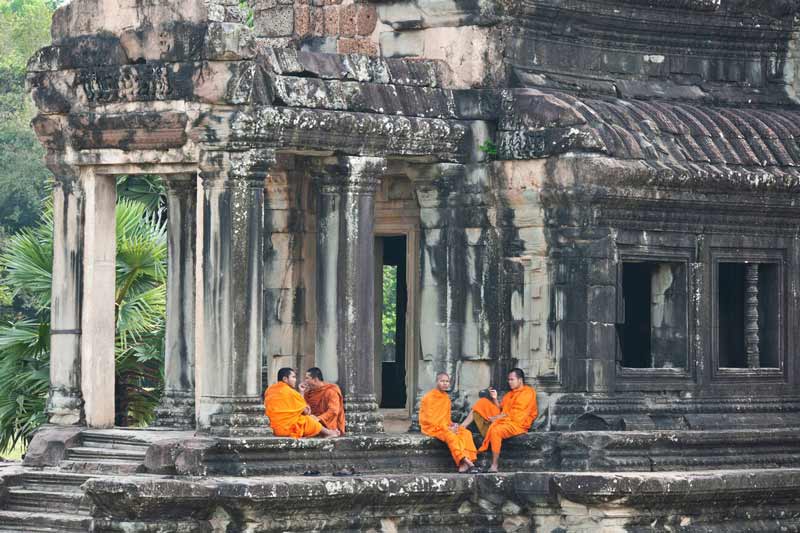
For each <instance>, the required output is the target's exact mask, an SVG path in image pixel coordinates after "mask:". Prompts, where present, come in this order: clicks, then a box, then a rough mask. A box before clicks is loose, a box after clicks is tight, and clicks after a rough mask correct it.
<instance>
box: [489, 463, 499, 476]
mask: <svg viewBox="0 0 800 533" xmlns="http://www.w3.org/2000/svg"><path fill="white" fill-rule="evenodd" d="M499 471H500V469H499V468H498V467H497V465H492V466H490V467H489V470H487V472H488V473H490V474H496V473H497V472H499Z"/></svg>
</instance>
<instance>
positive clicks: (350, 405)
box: [316, 157, 385, 433]
mask: <svg viewBox="0 0 800 533" xmlns="http://www.w3.org/2000/svg"><path fill="white" fill-rule="evenodd" d="M384 171H385V166H384V162H383V160H382V159H377V158H368V157H348V158H340V159H339V160H337V161H336V162H335V163H333V164H330V165H326V166H325V167H324V170H323V172H322V176H321V177H320V179H319V188H320V198H319V208H318V225H319V227H318V229H317V243H318V247H317V260H318V264H319V269H318V272H319V273H320V274H319V275H318V278H317V337H316V338H317V342H316V357H317V362H318V364H319V365H320V368H322V369H323V373H324V372H331V371H332V370H331V367H332V366H333V363H332V362H333V360H334V359H335V360H337V365H336V368H337V372H336V376H337V377H338V380H337V381H338V383H339V386H340V387H341V388H342V393H343V394H344V397H345V412H346V416H347V432H348V433H372V432H381V431H383V420H382V418H381V415H380V413H379V411H378V404H377V401H376V398H375V383H374V373H375V372H374V366H375V358H374V353H373V352H374V349H375V312H374V307H375V286H374V283H373V276H374V274H373V273H374V270H375V250H374V248H375V231H374V222H375V193H376V190H377V187H378V184H379V179H378V178H379V177H380V174H381V173H382V172H384ZM334 334H335V337H333V338H334V339H335V343H333V342H331V337H329V335H334ZM323 365H324V366H323ZM325 368H328V370H327V371H326V370H325Z"/></svg>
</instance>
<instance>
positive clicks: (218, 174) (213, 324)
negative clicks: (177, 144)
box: [197, 150, 275, 436]
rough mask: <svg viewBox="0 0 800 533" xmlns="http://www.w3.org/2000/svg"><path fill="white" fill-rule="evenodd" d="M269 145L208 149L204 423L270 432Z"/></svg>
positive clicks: (204, 172) (217, 428) (230, 431)
mask: <svg viewBox="0 0 800 533" xmlns="http://www.w3.org/2000/svg"><path fill="white" fill-rule="evenodd" d="M274 161H275V154H274V153H273V152H271V151H267V150H248V151H244V152H204V153H203V154H202V155H201V163H200V172H201V176H202V178H203V189H204V198H203V312H202V315H203V350H202V357H203V361H202V364H199V366H200V368H202V373H201V374H200V375H198V376H197V379H198V381H197V386H198V388H199V391H198V396H199V398H200V400H199V405H198V406H197V424H198V428H199V429H201V430H203V431H207V432H210V433H212V434H215V435H221V436H247V435H260V434H268V433H269V431H270V430H269V427H268V421H267V419H266V417H265V416H264V415H263V413H264V408H263V404H262V402H261V392H262V391H261V352H262V348H261V344H262V341H263V338H262V334H261V333H262V329H261V328H262V316H263V299H264V295H263V286H264V279H263V266H264V265H263V247H264V228H263V216H264V180H265V178H266V176H267V174H268V172H269V170H270V168H272V167H273V166H274Z"/></svg>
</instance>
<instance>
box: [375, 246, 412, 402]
mask: <svg viewBox="0 0 800 533" xmlns="http://www.w3.org/2000/svg"><path fill="white" fill-rule="evenodd" d="M379 239H380V240H381V241H382V242H381V244H382V246H381V247H382V249H383V261H382V265H381V266H382V268H381V287H382V291H381V293H382V296H383V303H382V306H381V317H380V320H381V328H380V332H381V335H382V342H381V343H380V344H381V347H382V354H381V391H382V394H381V404H380V406H381V407H382V408H387V409H391V408H403V407H405V406H406V307H407V306H408V288H407V287H406V252H407V244H406V237H405V236H400V237H379Z"/></svg>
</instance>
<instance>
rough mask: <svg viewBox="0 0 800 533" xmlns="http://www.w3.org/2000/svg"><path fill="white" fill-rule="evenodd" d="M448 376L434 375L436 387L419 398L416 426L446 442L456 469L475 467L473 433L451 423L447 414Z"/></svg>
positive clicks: (475, 452)
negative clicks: (420, 400) (420, 399)
mask: <svg viewBox="0 0 800 533" xmlns="http://www.w3.org/2000/svg"><path fill="white" fill-rule="evenodd" d="M448 390H450V376H449V375H448V374H447V373H446V372H439V373H438V374H436V388H435V389H433V390H432V391H430V392H429V393H428V394H426V395H425V396H423V397H422V402H421V403H420V406H419V425H420V429H422V432H423V433H424V434H426V435H429V436H431V437H435V438H437V439H439V440H441V441H444V443H445V444H447V447H448V448H450V455H452V456H453V461H455V463H456V466H457V467H458V471H459V472H462V473H463V472H468V471H470V470H472V469H473V468H475V461H476V460H477V458H478V454H477V450H475V443H474V442H473V441H472V433H470V432H469V431H468V430H466V429H464V428H462V427H460V426H459V425H458V424H457V423H455V422H453V421H452V419H451V415H450V396H449V395H448V394H447V391H448Z"/></svg>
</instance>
